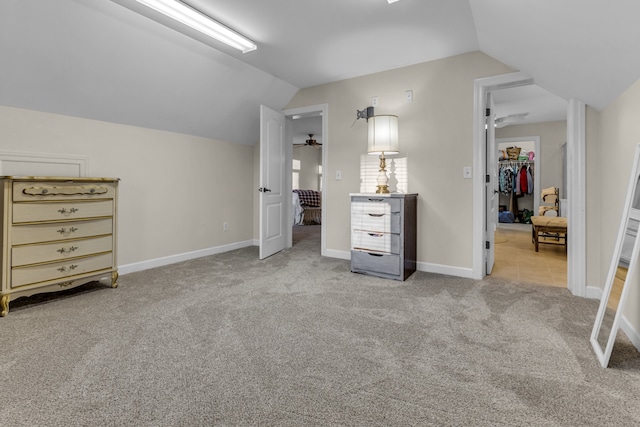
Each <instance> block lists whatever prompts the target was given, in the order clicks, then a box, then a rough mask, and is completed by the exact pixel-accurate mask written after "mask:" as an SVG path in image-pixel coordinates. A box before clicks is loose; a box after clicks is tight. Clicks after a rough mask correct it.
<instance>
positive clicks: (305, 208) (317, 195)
mask: <svg viewBox="0 0 640 427" xmlns="http://www.w3.org/2000/svg"><path fill="white" fill-rule="evenodd" d="M321 199H322V193H321V192H319V191H315V190H293V193H292V199H291V200H292V203H293V224H294V225H313V224H320V223H322V207H321Z"/></svg>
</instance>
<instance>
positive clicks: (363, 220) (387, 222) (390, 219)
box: [351, 212, 400, 233]
mask: <svg viewBox="0 0 640 427" xmlns="http://www.w3.org/2000/svg"><path fill="white" fill-rule="evenodd" d="M351 228H352V229H354V230H368V231H379V232H383V233H400V214H397V213H388V214H387V213H362V212H351Z"/></svg>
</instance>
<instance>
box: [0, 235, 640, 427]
mask: <svg viewBox="0 0 640 427" xmlns="http://www.w3.org/2000/svg"><path fill="white" fill-rule="evenodd" d="M318 229H319V226H315V227H313V226H311V227H296V237H295V245H294V247H293V248H292V249H290V250H286V251H284V252H281V253H279V254H276V255H274V256H272V257H270V258H268V259H266V260H263V261H260V260H258V251H257V249H256V248H255V247H251V248H245V249H240V250H236V251H232V252H228V253H225V254H220V255H216V256H210V257H206V258H200V259H197V260H193V261H187V262H183V263H180V264H174V265H170V266H166V267H162V268H156V269H153V270H148V271H143V272H138V273H133V274H128V275H125V276H122V277H121V278H120V287H119V288H118V289H110V288H108V287H104V286H101V285H88V286H85V287H83V288H79V289H76V290H71V291H66V292H64V293H62V294H56V295H53V296H39V297H33V298H28V299H21V300H20V299H19V300H17V301H15V302H12V305H11V312H10V313H9V316H8V317H5V318H2V319H0V334H1V341H0V342H1V344H0V345H1V349H2V351H1V352H0V373H1V374H2V376H1V378H2V385H1V386H0V424H1V425H3V426H66V427H68V426H211V425H278V426H301V425H317V426H343V425H345V426H353V425H356V426H403V425H422V426H431V425H433V426H460V425H473V426H603V425H616V426H637V425H639V424H640V405H639V404H638V397H640V354H638V352H637V351H636V350H635V348H634V347H633V346H632V345H631V343H630V342H629V341H628V340H627V339H626V338H625V337H624V336H623V335H622V334H620V335H619V337H618V342H617V343H616V347H615V349H614V353H613V356H612V361H611V366H612V367H611V368H609V369H602V368H600V367H599V365H598V362H597V360H596V357H595V356H594V354H593V352H592V350H591V346H590V343H589V334H590V332H591V327H592V324H593V320H594V317H595V313H596V311H597V307H598V303H597V301H594V300H587V299H582V298H578V297H574V296H571V295H570V293H569V292H568V291H567V290H566V289H559V288H554V287H545V286H537V285H531V284H527V283H522V282H509V281H505V280H495V279H494V280H491V279H490V280H484V281H474V280H467V279H460V278H455V277H448V276H443V275H437V274H428V273H423V272H417V273H415V274H414V275H412V276H411V277H410V278H409V279H408V280H407V281H405V282H397V281H390V280H384V279H378V278H374V277H368V276H365V275H358V274H353V273H351V272H350V271H349V262H348V261H344V260H339V259H332V258H323V257H321V256H320V254H319V240H318V239H319V234H318Z"/></svg>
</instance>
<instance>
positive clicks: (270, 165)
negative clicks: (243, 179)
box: [258, 105, 291, 259]
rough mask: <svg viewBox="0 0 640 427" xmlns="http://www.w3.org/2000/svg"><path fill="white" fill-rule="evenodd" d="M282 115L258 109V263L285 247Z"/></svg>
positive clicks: (285, 201) (288, 199) (287, 199)
mask: <svg viewBox="0 0 640 427" xmlns="http://www.w3.org/2000/svg"><path fill="white" fill-rule="evenodd" d="M285 160H286V152H285V119H284V114H282V113H279V112H277V111H275V110H272V109H271V108H269V107H266V106H264V105H261V106H260V188H259V189H258V191H260V259H264V258H266V257H268V256H271V255H273V254H275V253H276V252H280V251H281V250H283V249H284V248H285V246H286V237H287V234H286V227H287V226H288V225H289V224H288V223H287V212H288V210H287V207H288V205H287V202H288V203H289V204H291V200H290V198H291V197H290V196H289V198H287V197H285V195H286V193H287V192H285V184H286V181H285V170H286V167H285Z"/></svg>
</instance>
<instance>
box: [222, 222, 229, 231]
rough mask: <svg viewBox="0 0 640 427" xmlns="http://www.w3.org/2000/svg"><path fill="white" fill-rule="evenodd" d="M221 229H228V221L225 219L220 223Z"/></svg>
mask: <svg viewBox="0 0 640 427" xmlns="http://www.w3.org/2000/svg"><path fill="white" fill-rule="evenodd" d="M222 231H229V223H228V222H227V221H225V222H223V223H222Z"/></svg>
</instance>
